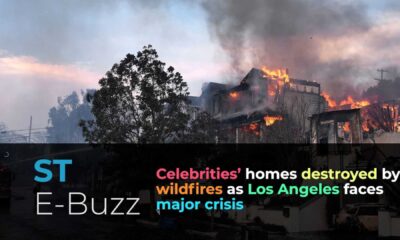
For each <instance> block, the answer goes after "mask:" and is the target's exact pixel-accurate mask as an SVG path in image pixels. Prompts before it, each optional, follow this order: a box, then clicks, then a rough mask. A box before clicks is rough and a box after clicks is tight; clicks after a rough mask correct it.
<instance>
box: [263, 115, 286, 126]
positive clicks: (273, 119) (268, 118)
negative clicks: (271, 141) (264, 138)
mask: <svg viewBox="0 0 400 240" xmlns="http://www.w3.org/2000/svg"><path fill="white" fill-rule="evenodd" d="M282 120H283V117H282V116H268V115H266V116H264V121H265V126H267V127H268V126H271V125H273V124H274V123H275V122H276V121H282Z"/></svg>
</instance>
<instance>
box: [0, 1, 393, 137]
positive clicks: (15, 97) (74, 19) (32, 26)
mask: <svg viewBox="0 0 400 240" xmlns="http://www.w3.org/2000/svg"><path fill="white" fill-rule="evenodd" d="M227 1H229V2H231V3H232V4H234V3H235V0H227ZM265 1H268V0H265ZM271 1H273V0H271ZM302 1H305V2H307V1H308V2H309V1H311V0H302ZM315 1H317V0H315ZM318 1H319V0H318ZM236 2H240V1H236ZM343 2H346V1H343ZM349 2H350V1H349ZM355 2H357V1H355ZM360 2H361V3H362V4H363V6H365V8H366V12H365V14H367V15H368V16H367V18H366V20H367V21H368V24H370V25H369V27H368V29H366V30H365V31H364V32H357V33H356V34H354V35H351V34H350V35H349V36H344V37H341V38H338V37H337V36H334V37H335V39H334V41H325V42H324V44H321V45H319V47H322V50H323V51H322V52H323V55H321V59H322V60H326V61H328V60H329V61H330V60H331V59H341V58H346V57H345V56H344V55H346V56H348V55H351V56H353V55H357V57H359V55H360V56H361V57H367V59H366V60H365V61H363V62H362V66H363V67H364V68H365V70H366V71H367V72H368V73H369V74H370V75H371V77H372V76H373V74H375V73H374V71H375V70H376V68H377V67H383V66H377V64H376V63H377V61H378V60H377V59H376V58H382V57H385V61H386V62H385V65H390V66H391V65H395V64H397V63H399V62H400V51H399V50H398V48H399V44H398V43H399V40H400V21H399V19H400V18H399V14H398V13H399V12H398V11H397V9H399V7H400V6H399V4H398V2H399V1H396V0H393V1H374V0H363V1H360ZM249 7H251V6H249ZM210 8H213V1H211V0H210V1H208V0H188V1H184V0H178V1H163V0H147V1H145V0H143V1H133V0H122V1H117V0H97V1H95V0H35V1H31V0H0V89H1V90H2V91H1V94H0V122H4V123H5V124H6V125H7V126H8V128H9V129H24V128H27V127H28V124H29V116H30V115H32V116H33V119H34V121H33V122H34V127H45V126H47V119H48V115H47V114H48V110H49V109H50V108H51V107H52V106H54V105H56V103H57V97H58V96H65V95H68V94H69V93H71V92H72V91H73V90H76V91H80V89H86V88H96V87H97V82H98V80H99V78H100V77H101V76H102V75H103V74H104V73H105V72H106V71H107V70H108V69H110V68H111V66H112V65H113V64H114V63H115V62H118V61H119V60H120V59H122V58H123V57H124V56H125V55H126V54H127V53H128V52H133V53H136V52H137V51H139V50H140V49H141V48H142V47H143V46H144V45H147V44H152V45H153V46H154V47H155V48H156V49H157V50H158V52H159V55H160V58H161V60H162V61H164V62H166V63H167V64H168V65H172V66H174V67H175V69H176V70H177V71H179V72H181V73H182V75H183V77H184V78H185V80H186V81H187V82H188V83H189V87H190V92H191V93H192V94H193V95H199V94H200V89H201V85H202V83H203V82H207V81H218V82H226V81H233V79H230V77H231V76H232V75H231V71H232V69H231V67H232V65H231V57H232V56H230V53H229V52H228V51H227V50H226V49H224V46H223V43H221V39H218V37H217V35H216V34H215V32H213V30H215V26H212V24H211V23H210V16H211V14H212V11H210ZM289 19H290V17H289ZM380 36H384V38H383V39H384V40H385V42H387V44H383V45H382V44H380V45H377V44H376V41H377V40H378V38H379V37H380ZM337 46H339V47H340V48H341V49H342V50H343V52H337V51H333V49H334V48H336V47H337ZM378 47H379V49H376V48H378ZM395 49H397V50H395ZM373 52H374V53H375V52H377V55H374V57H372V56H370V55H371V54H372V53H373ZM386 57H387V58H386ZM382 61H383V60H382ZM252 64H253V63H252ZM250 66H251V65H247V66H245V67H246V68H247V67H250ZM256 67H258V66H256ZM293 74H296V72H295V73H293ZM299 75H301V73H300V71H299ZM300 77H302V76H300ZM365 81H367V80H365Z"/></svg>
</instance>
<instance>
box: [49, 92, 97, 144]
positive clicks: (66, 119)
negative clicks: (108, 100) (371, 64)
mask: <svg viewBox="0 0 400 240" xmlns="http://www.w3.org/2000/svg"><path fill="white" fill-rule="evenodd" d="M93 92H94V90H86V92H85V91H81V96H79V95H78V94H77V93H76V92H72V93H71V94H70V95H68V96H66V97H65V98H61V97H59V98H58V105H57V106H56V107H52V108H51V109H50V111H49V122H50V124H51V127H49V128H48V129H47V134H48V142H50V143H83V142H85V139H84V137H83V132H82V129H81V128H80V126H79V123H80V121H81V120H91V119H93V115H92V113H91V104H90V102H89V100H90V96H91V95H92V94H93Z"/></svg>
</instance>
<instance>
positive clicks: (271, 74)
mask: <svg viewBox="0 0 400 240" xmlns="http://www.w3.org/2000/svg"><path fill="white" fill-rule="evenodd" d="M261 71H262V72H263V73H264V74H265V75H266V77H268V78H271V79H274V80H275V79H276V80H283V81H284V82H285V83H288V82H289V74H288V73H287V70H285V69H276V70H271V69H268V68H267V67H265V66H264V67H262V68H261Z"/></svg>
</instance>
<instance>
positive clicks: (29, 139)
mask: <svg viewBox="0 0 400 240" xmlns="http://www.w3.org/2000/svg"><path fill="white" fill-rule="evenodd" d="M31 136H32V116H31V119H30V121H29V137H28V143H31Z"/></svg>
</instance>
